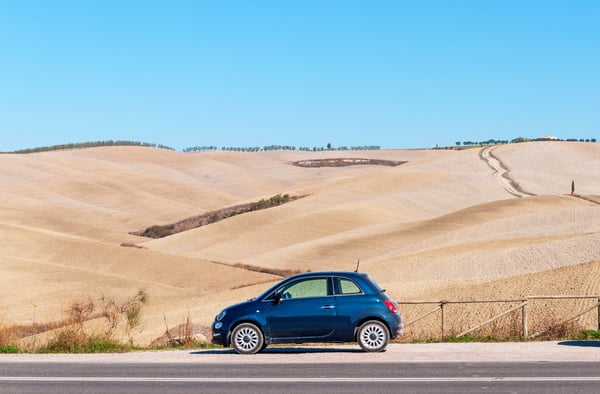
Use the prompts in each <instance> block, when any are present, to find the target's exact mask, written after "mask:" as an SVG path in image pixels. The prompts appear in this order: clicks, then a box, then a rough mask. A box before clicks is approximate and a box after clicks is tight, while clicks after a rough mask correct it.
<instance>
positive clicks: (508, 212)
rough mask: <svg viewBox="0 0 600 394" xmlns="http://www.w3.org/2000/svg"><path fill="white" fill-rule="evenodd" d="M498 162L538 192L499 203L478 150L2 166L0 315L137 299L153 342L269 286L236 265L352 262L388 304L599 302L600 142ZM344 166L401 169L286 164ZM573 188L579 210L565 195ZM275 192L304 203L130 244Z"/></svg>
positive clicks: (211, 155)
mask: <svg viewBox="0 0 600 394" xmlns="http://www.w3.org/2000/svg"><path fill="white" fill-rule="evenodd" d="M492 152H493V154H494V156H495V157H497V158H498V159H499V160H500V161H501V162H502V163H503V165H504V166H505V167H506V168H507V170H508V171H509V172H508V175H509V176H510V177H511V178H513V181H514V182H516V183H518V184H519V185H520V186H521V187H522V188H523V189H524V190H526V191H527V192H529V193H531V194H533V196H531V197H526V198H516V197H515V196H514V195H513V194H510V193H509V192H507V190H505V189H504V188H503V187H502V185H501V184H499V183H498V182H497V180H496V179H495V178H494V174H493V170H492V169H491V168H490V166H489V165H488V164H487V163H486V162H485V161H484V160H482V157H481V156H480V150H479V149H468V150H463V151H452V150H414V151H404V150H398V151H369V152H260V153H231V152H208V153H196V154H183V153H178V152H173V151H169V150H161V149H151V148H140V147H110V148H93V149H80V150H69V151H57V152H46V153H36V154H29V155H0V184H1V185H2V188H0V236H1V237H2V241H3V242H2V243H1V244H0V278H2V279H0V280H1V281H2V286H0V299H2V301H1V302H2V315H1V316H0V319H1V320H2V321H4V322H16V323H31V322H32V321H34V320H35V321H36V322H40V321H47V320H56V319H58V318H60V316H59V315H60V314H61V313H62V312H63V311H64V310H65V308H66V307H67V306H68V304H69V302H70V301H71V300H73V299H75V298H81V297H88V296H89V297H100V296H101V295H107V296H111V297H115V298H119V297H121V298H123V297H127V296H129V295H131V294H133V293H134V292H135V291H136V290H137V289H138V288H142V287H144V288H146V289H147V290H148V292H149V294H150V297H151V302H150V304H149V305H148V307H147V309H146V314H145V315H144V316H145V321H144V325H143V326H144V330H143V332H142V333H139V334H138V340H139V341H142V342H143V341H150V340H151V339H153V338H155V337H156V336H159V335H160V334H161V333H162V332H163V331H164V328H165V327H164V323H163V321H164V319H165V318H166V319H167V320H168V321H169V322H180V321H182V320H183V319H184V318H185V316H186V315H187V314H188V313H190V315H191V318H192V319H193V320H194V321H196V322H199V323H201V324H204V325H207V324H209V322H210V320H211V319H212V317H213V315H214V314H215V313H217V312H218V310H219V309H220V308H222V307H223V306H225V305H227V304H229V303H232V302H236V301H240V300H243V299H245V298H248V297H251V296H253V295H256V294H257V293H259V292H260V290H262V289H263V288H264V287H265V286H267V283H270V282H273V281H275V280H277V279H278V277H277V276H275V275H271V274H267V273H257V272H251V271H247V270H244V269H241V268H235V267H233V265H234V264H236V263H243V264H247V265H252V266H257V267H264V268H276V269H287V270H320V269H336V270H338V269H340V270H351V269H354V268H355V264H356V261H357V260H358V259H360V261H361V270H363V271H366V272H368V273H369V274H371V275H372V276H373V277H374V278H375V279H376V280H378V281H379V282H381V283H382V284H383V285H384V286H385V287H386V288H387V289H388V292H389V293H390V295H392V296H393V297H395V298H398V299H423V298H427V299H432V298H433V299H437V298H439V297H462V298H465V297H466V298H469V297H471V298H472V297H478V296H484V295H483V294H478V293H479V292H483V290H482V289H490V288H491V287H490V286H492V284H493V288H494V291H493V292H492V293H489V292H487V293H486V295H490V294H497V295H498V296H502V295H503V294H505V293H506V294H514V293H518V292H519V290H518V289H516V288H515V287H514V286H513V284H515V283H524V282H523V281H522V280H520V279H518V278H522V277H523V276H524V275H537V276H536V278H541V279H540V280H541V281H542V282H541V283H538V287H537V288H536V289H535V290H536V291H540V292H541V291H543V290H544V288H547V289H548V291H549V292H557V291H559V290H560V286H557V283H556V282H557V281H558V282H559V281H560V278H561V275H564V273H565V272H568V273H569V274H568V275H569V278H571V279H569V280H570V281H571V282H572V283H585V286H582V288H581V289H571V290H569V291H570V292H571V294H572V292H576V291H581V292H585V293H588V294H592V293H600V287H599V284H598V281H591V282H590V281H589V280H587V281H586V278H585V275H589V269H587V268H586V269H583V268H584V267H590V264H591V266H594V265H593V264H596V263H597V262H598V261H600V248H598V247H597V245H599V244H600V204H599V202H600V198H599V197H598V196H599V195H600V184H599V182H598V179H600V165H598V160H599V158H600V145H599V144H586V143H577V144H574V143H554V142H553V143H547V142H541V143H528V144H515V145H508V146H499V147H495V148H493V151H492ZM347 157H356V158H371V159H378V160H394V161H406V162H407V163H406V164H403V165H400V166H397V167H385V166H373V165H363V166H349V167H327V168H302V167H297V166H293V165H291V164H290V163H291V162H292V161H298V160H317V159H328V158H347ZM574 174H576V175H574ZM572 179H575V182H576V188H577V190H576V191H577V193H580V194H582V196H581V197H583V198H579V197H577V196H570V195H568V193H570V184H571V180H572ZM278 193H289V194H290V195H305V194H306V195H308V196H307V197H306V198H303V199H300V200H296V201H293V202H290V203H288V204H284V205H281V206H278V207H275V208H270V209H267V210H262V211H255V212H252V213H248V214H243V215H238V216H235V217H232V218H229V219H226V220H222V221H219V222H217V223H213V224H210V225H206V226H203V227H200V228H197V229H194V230H189V231H186V232H183V233H179V234H175V235H172V236H169V237H166V238H162V239H156V240H151V239H148V238H143V237H138V236H134V235H131V234H130V232H133V231H140V230H143V229H144V228H146V227H149V226H152V225H157V224H160V225H162V224H169V223H174V222H177V221H179V220H182V219H185V218H188V217H191V216H195V215H199V214H202V213H205V212H207V211H210V210H215V209H220V208H224V207H227V206H231V205H235V204H240V203H247V202H252V201H256V200H259V199H261V198H268V197H270V196H272V195H275V194H278ZM121 245H129V246H132V245H137V246H138V247H124V246H121ZM139 247H142V248H139ZM579 267H581V269H580V268H579ZM579 272H580V273H579ZM554 273H556V274H554ZM578 275H581V278H580V279H576V278H577V276H578ZM573 278H575V279H573ZM513 279H515V280H513ZM578 280H579V282H578ZM544 281H547V282H548V283H546V284H544ZM486 285H489V286H488V287H486ZM544 286H546V287H544ZM523 291H528V290H527V289H525V288H524V289H523Z"/></svg>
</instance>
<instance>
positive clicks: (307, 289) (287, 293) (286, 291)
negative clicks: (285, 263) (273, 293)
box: [279, 278, 328, 299]
mask: <svg viewBox="0 0 600 394" xmlns="http://www.w3.org/2000/svg"><path fill="white" fill-rule="evenodd" d="M327 281H328V279H327V278H314V279H306V280H300V281H298V282H294V283H292V284H290V285H288V286H286V287H284V288H283V289H282V290H281V291H280V292H279V293H280V294H281V298H283V299H289V298H308V297H327V295H328V291H327Z"/></svg>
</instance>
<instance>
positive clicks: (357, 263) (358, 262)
mask: <svg viewBox="0 0 600 394" xmlns="http://www.w3.org/2000/svg"><path fill="white" fill-rule="evenodd" d="M359 265H360V259H358V260H357V261H356V269H355V270H354V272H358V266H359Z"/></svg>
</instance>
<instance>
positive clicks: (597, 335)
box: [577, 330, 600, 340]
mask: <svg viewBox="0 0 600 394" xmlns="http://www.w3.org/2000/svg"><path fill="white" fill-rule="evenodd" d="M577 339H581V340H600V331H595V330H581V331H580V333H579V336H578V337H577Z"/></svg>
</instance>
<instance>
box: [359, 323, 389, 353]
mask: <svg viewBox="0 0 600 394" xmlns="http://www.w3.org/2000/svg"><path fill="white" fill-rule="evenodd" d="M357 337H358V338H357V339H358V344H359V345H360V347H361V348H362V349H363V350H364V351H366V352H380V351H382V350H384V349H385V348H386V346H387V344H388V342H389V341H390V333H389V331H388V329H387V327H386V326H385V324H383V323H381V322H379V321H377V320H369V321H368V322H366V323H364V324H363V325H362V326H360V328H359V329H358V335H357Z"/></svg>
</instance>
